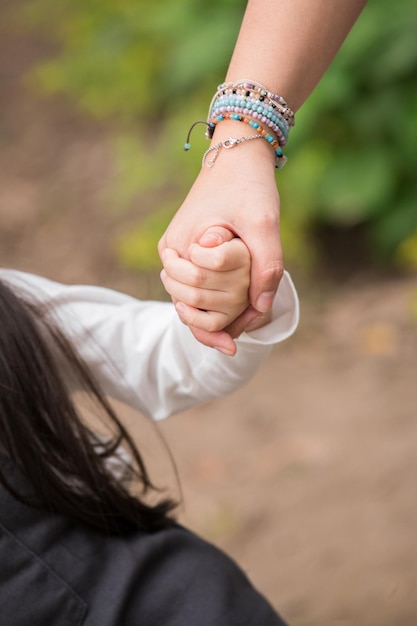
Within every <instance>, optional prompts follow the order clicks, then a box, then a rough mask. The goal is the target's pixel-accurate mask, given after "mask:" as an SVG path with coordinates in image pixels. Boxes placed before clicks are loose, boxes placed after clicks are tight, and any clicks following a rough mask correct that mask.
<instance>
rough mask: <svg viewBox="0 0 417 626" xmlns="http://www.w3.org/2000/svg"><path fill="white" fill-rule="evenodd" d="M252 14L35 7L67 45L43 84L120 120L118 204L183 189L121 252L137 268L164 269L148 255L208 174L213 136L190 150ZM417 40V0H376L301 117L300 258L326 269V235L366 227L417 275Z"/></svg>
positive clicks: (159, 6) (295, 138)
mask: <svg viewBox="0 0 417 626" xmlns="http://www.w3.org/2000/svg"><path fill="white" fill-rule="evenodd" d="M244 7H245V3H244V2H243V1H242V0H210V2H208V1H207V0H200V1H199V2H195V0H153V1H152V2H150V0H141V1H140V2H138V1H137V0H118V1H117V2H116V1H115V0H113V1H112V0H60V1H59V2H56V0H34V1H33V2H31V3H29V5H28V6H27V7H26V9H25V21H26V23H28V24H29V25H30V26H31V27H33V28H36V29H38V30H41V31H43V32H44V33H45V35H46V36H47V37H49V38H53V39H54V40H55V41H56V43H57V44H58V50H59V52H58V53H57V55H56V56H55V57H54V58H53V59H51V60H48V61H46V62H44V63H42V64H41V65H40V66H38V67H37V68H36V70H35V72H34V77H33V79H34V83H35V84H36V85H37V87H38V88H40V89H41V90H42V91H43V92H45V93H49V94H54V93H64V94H67V95H69V96H71V97H72V98H74V100H75V101H76V102H77V104H78V105H79V106H80V107H81V108H82V109H84V110H86V111H88V112H89V113H90V114H91V115H93V116H95V117H96V118H100V119H104V118H110V119H112V120H116V121H117V126H118V128H119V129H120V137H119V138H118V139H117V140H116V141H115V154H116V163H117V164H118V171H119V180H118V183H117V184H116V191H117V190H118V193H117V203H118V205H119V206H123V205H125V206H129V205H132V203H133V202H135V203H138V202H140V195H141V194H147V193H149V191H150V190H155V189H163V190H170V193H171V194H172V195H171V197H172V202H171V210H170V211H167V210H166V206H164V208H163V209H162V210H159V209H158V207H157V206H155V209H154V211H153V215H152V218H151V220H150V221H149V219H148V220H147V221H146V222H145V223H144V224H143V225H142V228H140V227H139V228H138V229H137V231H136V230H133V231H131V232H129V234H128V235H127V236H126V239H125V240H124V241H119V242H118V243H117V249H118V251H119V254H120V258H121V260H122V261H123V262H124V263H125V264H127V265H130V266H134V267H141V268H145V267H149V263H151V265H152V262H151V261H150V259H152V258H154V257H151V256H150V255H148V253H146V254H145V255H143V254H139V253H138V252H137V249H138V248H141V249H143V250H147V251H148V252H149V250H150V249H151V247H152V246H155V245H156V242H157V240H158V238H159V236H160V235H161V234H162V232H163V231H164V228H165V226H166V224H167V223H168V221H169V218H170V215H172V213H173V212H174V211H175V209H176V207H177V206H178V205H179V203H180V202H181V199H182V197H183V196H184V194H185V193H186V190H187V188H188V187H189V185H190V183H191V182H192V180H193V177H194V176H195V174H196V172H197V169H198V167H199V162H200V157H201V153H202V150H203V147H204V140H203V139H200V138H196V139H195V140H194V137H193V154H190V155H184V153H183V152H182V145H183V143H184V139H185V135H186V131H187V129H188V127H189V125H190V123H191V122H193V121H194V120H195V119H202V118H204V117H205V115H206V108H207V105H208V102H209V100H210V98H211V95H212V92H213V90H214V88H215V86H216V85H217V83H219V82H221V80H223V77H224V74H225V71H226V67H227V63H228V60H229V59H230V54H231V51H232V49H233V44H234V41H235V39H236V35H237V32H238V28H239V24H240V21H241V17H242V15H243V11H244ZM278 30H279V29H278V25H277V32H278ZM416 32H417V11H416V10H415V0H397V2H396V3H395V4H394V3H392V2H391V1H389V0H378V1H376V0H374V1H372V0H370V2H369V4H368V6H367V7H366V9H365V11H364V12H363V14H362V15H361V17H360V18H359V20H358V22H357V24H356V25H355V27H354V29H353V31H352V32H351V34H350V35H349V37H348V39H347V41H346V43H345V44H344V45H343V47H342V49H341V50H340V52H339V54H338V56H337V57H336V59H335V61H334V63H333V65H332V67H331V69H330V70H329V71H328V72H327V74H326V76H325V77H324V78H323V80H322V81H321V83H320V85H319V86H318V87H317V89H316V90H315V92H314V93H313V94H312V96H311V97H310V99H309V101H308V103H307V104H306V105H304V107H303V108H302V110H301V111H300V112H299V113H298V114H297V125H296V128H295V129H294V130H293V131H292V136H291V138H290V142H289V147H288V150H287V153H288V156H289V157H290V158H289V163H288V165H287V166H286V168H285V169H284V170H283V172H282V173H281V172H280V173H279V174H278V176H279V180H278V183H279V188H280V192H281V197H282V201H283V202H282V204H283V211H282V236H283V244H284V250H285V253H286V258H287V260H289V261H294V262H297V263H298V264H304V265H306V266H307V265H311V264H312V263H314V259H315V258H316V256H317V255H316V251H315V249H314V245H313V241H312V238H311V232H312V230H313V227H314V228H315V229H317V228H318V227H320V225H325V224H331V225H332V226H334V227H337V228H340V229H344V228H349V227H352V226H356V225H363V227H364V228H365V229H366V232H367V233H368V234H369V239H368V242H369V247H368V260H369V261H372V260H375V259H381V260H383V261H385V262H388V263H390V264H399V265H403V266H406V267H413V268H417V176H416V174H415V169H416V152H417V45H416ZM202 134H203V133H201V135H202ZM196 135H198V132H196ZM354 245H355V242H354V241H352V254H354V253H355V250H354ZM155 262H156V263H157V257H156V260H155Z"/></svg>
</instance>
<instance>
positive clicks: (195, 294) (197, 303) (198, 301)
mask: <svg viewBox="0 0 417 626" xmlns="http://www.w3.org/2000/svg"><path fill="white" fill-rule="evenodd" d="M188 304H189V305H190V306H192V307H194V308H195V309H200V308H203V307H202V297H201V293H200V292H199V291H198V290H197V289H192V290H191V291H190V295H189V302H188Z"/></svg>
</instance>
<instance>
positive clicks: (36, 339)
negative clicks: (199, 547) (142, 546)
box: [0, 281, 175, 533]
mask: <svg viewBox="0 0 417 626" xmlns="http://www.w3.org/2000/svg"><path fill="white" fill-rule="evenodd" d="M69 378H70V379H71V378H72V380H74V379H76V380H77V382H78V383H81V384H82V388H83V390H85V391H87V392H88V394H89V396H90V397H92V398H93V399H94V400H95V401H96V404H97V406H98V408H99V409H100V411H101V413H102V414H103V415H104V416H105V417H106V418H107V421H108V423H109V425H110V426H111V429H112V432H114V433H115V434H114V435H113V436H112V437H111V438H110V439H106V441H105V442H104V443H103V439H102V438H100V437H99V436H98V435H97V434H95V433H94V432H93V431H92V430H91V429H90V428H89V427H88V426H87V425H86V424H85V421H84V420H83V418H82V417H81V415H80V412H79V410H77V408H76V406H75V404H74V402H73V400H72V397H71V392H70V389H69V384H68V379H69ZM119 446H123V447H124V448H125V449H126V451H127V452H128V454H129V455H130V457H131V459H132V462H131V463H129V470H130V471H131V473H132V476H133V478H134V479H136V483H139V485H140V487H141V492H142V494H143V495H145V494H146V493H147V492H148V491H149V490H152V489H154V486H153V485H152V483H151V480H150V478H149V476H148V473H147V470H146V467H145V464H144V462H143V460H142V457H141V455H140V453H139V451H138V449H137V447H136V445H135V443H134V442H133V440H132V438H131V437H130V435H129V433H128V432H127V431H126V429H125V428H124V426H123V425H122V424H121V423H120V421H119V419H118V417H117V415H116V414H115V412H114V410H113V409H112V407H111V405H110V404H109V402H108V400H107V399H106V397H105V396H104V394H103V393H102V391H101V390H100V388H99V386H98V385H97V383H96V382H95V380H94V377H93V375H92V373H91V372H90V371H89V370H88V367H87V366H86V365H85V364H84V363H83V362H82V360H81V359H80V358H79V356H78V355H77V354H76V352H75V350H74V349H73V347H72V345H71V344H70V342H69V340H68V339H67V338H66V337H65V335H64V334H63V332H61V331H60V329H59V328H58V327H57V325H56V324H55V323H52V322H51V321H50V319H49V315H47V312H46V311H43V310H42V309H41V307H39V306H37V305H35V304H32V303H29V302H28V301H26V300H25V299H23V298H21V297H20V296H17V295H16V294H15V293H14V292H13V290H12V289H10V288H9V287H8V286H7V285H6V284H4V283H2V282H1V281H0V451H1V453H2V454H3V456H5V457H6V459H10V461H11V463H12V464H13V466H14V467H16V469H17V470H18V471H19V472H20V474H22V475H23V477H24V478H25V479H26V480H27V481H28V482H29V483H30V486H31V491H33V493H34V494H35V495H36V499H35V500H34V499H33V498H32V497H30V498H29V497H28V496H27V495H24V494H23V493H20V492H16V489H15V486H14V485H12V483H11V481H10V480H9V479H8V477H7V476H6V474H5V473H4V472H2V471H1V469H0V482H1V483H2V484H3V486H4V487H5V488H6V489H8V491H9V492H11V493H12V494H13V495H14V496H15V497H16V498H18V499H19V500H20V501H23V502H24V503H26V504H29V505H31V506H37V507H42V508H44V509H47V510H48V511H52V512H58V513H61V514H64V515H66V516H67V517H69V518H71V519H73V520H75V521H76V522H79V523H81V524H84V525H87V526H89V527H90V528H93V529H95V530H98V531H102V532H106V533H124V532H128V531H129V530H130V529H134V528H140V529H142V530H144V531H147V532H153V531H156V530H159V529H162V528H164V527H167V526H169V525H171V524H172V523H173V522H172V520H171V518H170V517H169V513H170V512H171V511H172V509H173V508H174V507H175V504H174V502H172V501H171V500H168V499H164V500H162V501H160V502H159V503H157V504H154V505H151V504H147V503H145V502H143V501H142V500H141V499H139V498H137V497H135V496H133V495H132V494H131V492H130V490H129V487H128V486H126V485H125V484H123V481H121V480H118V479H117V478H116V477H115V475H114V473H113V472H112V471H111V470H110V468H109V459H110V458H111V457H113V456H114V453H115V452H116V450H117V449H118V448H119ZM120 462H121V463H122V461H120Z"/></svg>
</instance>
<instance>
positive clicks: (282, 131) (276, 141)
mask: <svg viewBox="0 0 417 626" xmlns="http://www.w3.org/2000/svg"><path fill="white" fill-rule="evenodd" d="M224 120H236V121H238V122H242V123H245V124H248V125H249V126H250V127H251V128H253V129H254V130H255V131H256V133H257V135H251V137H253V138H257V137H263V138H264V139H266V141H267V142H268V143H269V144H270V146H271V147H272V148H273V149H274V152H275V166H276V167H277V168H281V167H283V166H284V165H285V163H286V161H287V158H286V157H285V156H284V155H283V153H282V148H283V147H284V146H285V145H286V143H287V139H288V134H289V131H290V129H291V128H292V127H293V126H294V123H295V116H294V112H293V111H292V110H291V109H290V107H289V106H288V104H287V102H286V101H285V99H284V98H283V97H282V96H280V95H278V94H275V93H273V92H271V91H269V90H268V89H267V88H266V87H264V86H263V85H261V84H260V83H257V82H255V81H251V80H246V79H244V80H239V81H237V82H228V83H221V84H220V85H219V86H218V87H217V91H216V93H215V94H214V96H213V99H212V101H211V103H210V107H209V112H208V116H207V122H203V123H205V124H206V126H207V130H206V137H207V138H208V139H211V138H212V137H213V134H214V130H215V128H216V126H217V124H219V123H220V122H223V121H224ZM198 123H200V122H195V123H194V124H193V125H192V126H191V128H190V131H189V133H188V136H187V141H186V143H185V145H184V149H185V150H188V149H189V148H190V144H189V138H190V134H191V131H192V129H193V128H194V126H195V124H198ZM265 127H266V128H265ZM242 139H243V140H244V141H248V138H242ZM227 142H232V144H231V145H229V144H228V145H227V146H226V145H225V144H227ZM237 143H242V142H237ZM234 145H237V144H236V140H232V139H229V140H227V141H226V142H221V143H220V144H217V145H216V146H213V147H212V148H209V149H208V150H207V151H206V153H205V154H204V157H203V165H204V163H205V160H206V156H207V154H208V153H209V152H211V151H212V150H214V151H215V154H214V156H213V158H212V159H210V161H209V162H208V163H207V164H208V165H209V164H210V165H209V167H212V166H213V164H214V161H215V160H216V158H217V155H218V152H219V150H220V148H221V147H233V146H234Z"/></svg>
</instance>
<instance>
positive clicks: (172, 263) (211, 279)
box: [161, 248, 247, 292]
mask: <svg viewBox="0 0 417 626" xmlns="http://www.w3.org/2000/svg"><path fill="white" fill-rule="evenodd" d="M163 262H164V270H165V272H166V274H167V275H168V276H169V277H170V278H171V279H173V280H175V281H178V282H180V283H183V284H184V285H189V286H192V287H199V288H202V289H214V290H218V291H223V292H231V291H232V290H233V291H235V290H236V285H237V284H239V281H240V280H241V279H242V277H243V276H244V275H245V274H246V271H247V270H246V269H239V271H238V270H236V271H235V272H233V273H232V272H230V273H229V274H228V273H227V272H224V273H222V274H219V272H218V271H213V270H210V269H206V268H202V267H199V266H197V265H195V264H194V263H192V262H191V261H188V260H187V259H183V258H181V257H180V256H179V255H178V254H177V252H175V250H170V249H169V248H167V249H166V250H164V254H163ZM161 278H162V275H161Z"/></svg>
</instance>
